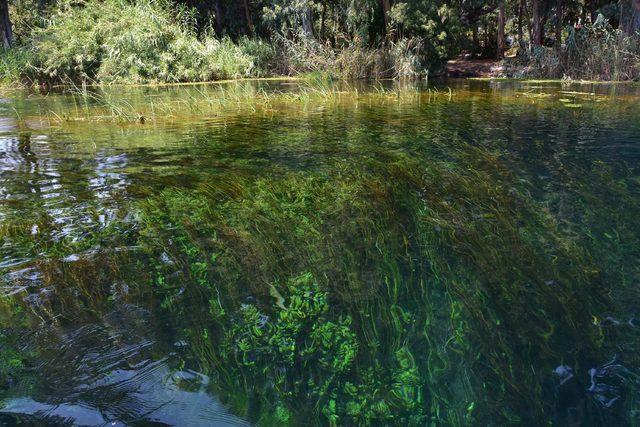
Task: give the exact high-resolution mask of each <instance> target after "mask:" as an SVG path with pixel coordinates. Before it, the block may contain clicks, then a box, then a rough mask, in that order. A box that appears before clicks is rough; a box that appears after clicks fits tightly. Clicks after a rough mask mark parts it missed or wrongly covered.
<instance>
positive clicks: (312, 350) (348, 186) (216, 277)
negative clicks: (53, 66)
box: [0, 80, 640, 426]
mask: <svg viewBox="0 0 640 427" xmlns="http://www.w3.org/2000/svg"><path fill="white" fill-rule="evenodd" d="M4 96H5V98H4V99H3V100H2V102H1V103H0V221H1V225H0V236H1V238H2V241H0V244H1V246H0V269H1V270H0V271H1V272H2V282H1V283H0V290H1V295H2V296H1V298H0V331H1V334H0V350H1V354H0V386H1V392H0V397H1V398H2V399H3V400H2V406H1V408H2V409H0V414H1V415H0V421H1V422H4V423H9V424H11V423H18V422H27V423H35V424H36V425H39V424H42V423H49V424H51V425H67V424H68V425H194V426H195V425H246V424H260V425H282V424H286V423H288V424H292V425H299V424H308V423H309V422H310V421H311V422H312V424H319V425H327V424H333V425H349V424H397V425H425V424H429V423H433V424H453V425H461V424H507V423H527V424H537V423H539V422H540V420H548V421H551V422H554V423H556V424H558V425H569V424H572V425H573V424H576V423H577V424H582V425H635V424H637V423H639V422H640V412H639V411H640V402H639V400H638V398H639V397H640V395H639V392H640V377H639V376H638V375H639V374H640V357H639V356H638V355H639V354H640V351H639V350H640V349H639V348H638V344H639V341H638V339H639V338H640V334H639V328H640V312H638V307H639V305H638V303H640V291H639V285H640V226H639V225H638V218H640V103H639V100H640V88H639V87H638V86H632V85H570V84H559V83H558V84H555V83H553V84H552V83H547V84H542V83H535V84H534V83H530V84H527V83H517V82H506V81H505V82H480V81H464V80H460V81H449V82H444V83H438V84H435V85H428V84H427V83H420V84H411V85H406V84H404V85H403V84H392V83H385V84H376V85H369V84H363V83H357V84H356V83H352V84H347V83H341V84H329V83H321V82H315V83H300V82H245V83H237V84H229V85H222V86H221V85H189V86H177V87H140V88H122V87H116V88H108V89H102V90H99V89H79V90H78V89H77V90H74V91H60V92H56V93H50V94H47V95H40V94H33V93H31V94H29V93H25V92H19V91H16V92H9V93H6V94H5V95H4Z"/></svg>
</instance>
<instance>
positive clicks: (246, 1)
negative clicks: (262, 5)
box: [243, 0, 253, 35]
mask: <svg viewBox="0 0 640 427" xmlns="http://www.w3.org/2000/svg"><path fill="white" fill-rule="evenodd" d="M243 5H244V16H245V19H246V21H247V34H248V35H253V19H252V18H251V11H250V10H249V0H243Z"/></svg>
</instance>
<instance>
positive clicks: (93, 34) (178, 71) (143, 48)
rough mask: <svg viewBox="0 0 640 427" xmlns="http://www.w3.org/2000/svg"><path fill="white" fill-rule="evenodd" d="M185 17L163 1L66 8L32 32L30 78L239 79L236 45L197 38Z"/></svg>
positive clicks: (243, 67)
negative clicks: (33, 63)
mask: <svg viewBox="0 0 640 427" xmlns="http://www.w3.org/2000/svg"><path fill="white" fill-rule="evenodd" d="M192 22H193V19H192V15H191V12H189V10H187V9H185V8H180V9H178V10H177V13H176V10H175V9H174V8H173V7H172V6H171V5H170V4H169V3H165V2H152V1H147V0H143V1H139V2H136V3H128V2H124V1H118V0H114V1H106V2H98V1H95V0H89V1H87V2H86V3H84V4H82V5H80V6H73V7H71V6H70V5H69V4H67V3H65V4H62V5H61V6H60V7H59V10H58V11H57V12H56V13H54V14H53V15H52V17H51V19H50V22H49V25H47V26H46V27H45V28H42V29H36V30H34V33H33V35H32V40H31V44H32V46H33V50H34V54H35V55H36V58H37V64H36V68H35V71H36V73H35V74H36V75H35V77H36V78H40V79H44V80H47V81H65V80H72V81H87V80H89V81H91V80H98V81H100V82H104V83H114V82H126V83H150V82H184V81H205V80H216V79H224V78H233V77H242V76H246V75H248V74H249V73H250V72H251V69H252V67H253V62H252V60H251V57H250V56H249V55H247V54H245V53H244V52H243V51H242V50H241V49H240V48H239V47H238V46H237V45H235V44H233V43H232V42H231V41H229V40H226V39H223V40H216V39H214V38H213V37H211V36H210V35H208V34H206V35H205V36H204V37H203V38H202V40H199V39H198V38H197V37H196V34H195V31H194V27H193V24H192Z"/></svg>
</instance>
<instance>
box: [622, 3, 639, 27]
mask: <svg viewBox="0 0 640 427" xmlns="http://www.w3.org/2000/svg"><path fill="white" fill-rule="evenodd" d="M618 7H619V9H620V28H621V29H622V30H623V31H624V32H625V33H627V34H634V33H635V32H636V31H640V0H620V1H619V2H618Z"/></svg>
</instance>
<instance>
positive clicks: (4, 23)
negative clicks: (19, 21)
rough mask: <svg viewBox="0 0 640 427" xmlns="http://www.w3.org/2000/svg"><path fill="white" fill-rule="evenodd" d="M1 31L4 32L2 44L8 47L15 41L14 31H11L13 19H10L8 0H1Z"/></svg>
mask: <svg viewBox="0 0 640 427" xmlns="http://www.w3.org/2000/svg"><path fill="white" fill-rule="evenodd" d="M0 33H2V46H3V47H4V48H5V49H7V48H8V47H10V46H11V43H12V42H13V32H12V31H11V21H10V20H9V3H8V1H7V0H0Z"/></svg>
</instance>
